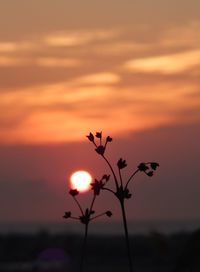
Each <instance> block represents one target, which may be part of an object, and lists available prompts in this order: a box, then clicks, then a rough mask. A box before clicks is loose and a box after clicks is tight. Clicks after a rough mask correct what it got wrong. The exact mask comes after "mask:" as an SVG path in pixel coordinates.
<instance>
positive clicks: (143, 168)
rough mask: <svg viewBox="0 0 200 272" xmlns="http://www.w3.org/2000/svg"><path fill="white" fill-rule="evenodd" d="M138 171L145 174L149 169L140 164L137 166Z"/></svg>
mask: <svg viewBox="0 0 200 272" xmlns="http://www.w3.org/2000/svg"><path fill="white" fill-rule="evenodd" d="M138 169H139V170H140V171H144V172H145V171H147V170H148V169H149V167H148V166H147V165H146V163H144V162H142V163H140V164H139V165H138Z"/></svg>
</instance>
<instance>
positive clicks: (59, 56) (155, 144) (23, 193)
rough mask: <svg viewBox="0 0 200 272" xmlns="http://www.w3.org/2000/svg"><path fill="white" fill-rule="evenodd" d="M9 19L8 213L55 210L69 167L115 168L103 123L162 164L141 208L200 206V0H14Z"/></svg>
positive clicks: (156, 211) (5, 6)
mask: <svg viewBox="0 0 200 272" xmlns="http://www.w3.org/2000/svg"><path fill="white" fill-rule="evenodd" d="M0 21H1V23H0V161H1V165H0V181H1V183H0V199H1V200H2V201H3V205H0V212H1V213H2V214H3V215H2V216H0V220H5V221H6V220H8V221H12V220H19V221H20V220H32V219H34V220H43V219H44V220H50V219H52V220H57V219H58V215H59V214H60V213H62V210H63V207H64V205H65V204H66V202H65V201H66V195H64V194H63V191H64V190H65V189H64V188H65V186H66V179H67V178H66V177H67V176H69V175H70V174H71V172H72V171H74V170H76V169H77V168H81V169H84V167H85V168H86V169H88V170H90V171H91V172H92V173H93V174H95V175H99V174H100V173H102V171H105V170H104V168H103V166H102V164H101V163H100V168H98V165H99V160H98V159H97V158H96V156H95V155H96V154H93V153H92V151H93V150H92V149H90V147H89V145H86V143H85V142H86V138H85V135H86V134H88V132H89V131H92V132H95V131H99V130H102V131H103V133H105V134H109V135H111V136H113V137H114V139H115V141H116V142H115V141H114V143H113V148H111V151H110V152H111V154H112V155H111V154H110V155H111V159H113V160H116V157H117V158H118V156H122V155H123V156H127V159H129V161H130V165H131V167H133V165H137V163H138V162H140V161H143V160H146V161H149V160H152V159H153V160H156V161H159V162H160V163H161V165H162V168H160V170H159V173H158V174H157V176H156V177H155V179H154V180H155V183H152V184H150V185H147V183H141V185H137V186H139V187H137V186H136V190H138V198H136V199H135V204H136V205H135V206H134V210H133V211H134V213H133V215H132V219H135V218H139V219H140V218H143V219H145V218H162V217H165V218H197V217H198V218H199V210H198V207H199V205H200V203H199V194H197V192H199V190H200V188H199V185H198V184H199V182H198V176H199V170H198V169H199V158H200V150H199V144H198V143H199V134H200V130H199V128H200V126H199V123H200V89H199V86H200V31H199V29H200V1H199V0H191V1H187V0H173V1H172V0H168V1H160V0H154V1H149V0H136V1H130V0H124V1H121V0H109V1H106V2H105V1H99V0H93V1H80V0H77V1H64V0H63V1H62V0H56V1H54V0H42V1H39V0H28V1H27V0H20V1H18V0H6V1H2V3H1V9H0ZM117 143H118V144H117ZM90 151H91V152H90ZM87 152H89V153H87ZM112 152H113V153H112ZM88 154H89V155H88ZM93 156H94V157H93ZM94 158H95V159H94ZM11 170H12V171H11ZM142 181H144V179H142ZM138 184H139V183H138ZM19 188H20V190H19ZM30 188H31V193H30ZM38 188H40V190H39V191H38ZM180 188H181V190H180ZM36 199H37V204H35V200H36ZM144 199H147V200H148V205H147V204H146V202H145V201H144ZM169 199H170V203H169ZM16 203H17V204H16ZM52 203H56V204H55V206H52ZM106 203H108V202H106V201H105V203H104V204H105V205H106ZM186 203H188V204H187V205H186ZM35 205H36V206H35ZM37 205H38V206H37ZM69 205H71V204H69ZM168 205H169V207H168ZM3 207H6V209H5V208H3ZM39 207H43V209H41V210H40V209H39ZM13 209H14V213H15V216H14V217H13V216H12V213H13ZM131 209H132V208H131ZM30 211H32V213H33V215H32V216H30ZM184 211H185V213H184ZM130 212H131V211H130ZM59 218H60V217H59Z"/></svg>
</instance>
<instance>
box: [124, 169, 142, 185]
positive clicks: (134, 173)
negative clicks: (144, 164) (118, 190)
mask: <svg viewBox="0 0 200 272" xmlns="http://www.w3.org/2000/svg"><path fill="white" fill-rule="evenodd" d="M139 171H140V170H139V169H137V170H136V171H135V172H133V174H132V175H131V176H130V178H129V179H128V181H127V183H126V186H125V189H126V188H127V187H128V184H129V182H130V181H131V180H132V178H133V177H134V176H135V175H136V174H137V173H138V172H139Z"/></svg>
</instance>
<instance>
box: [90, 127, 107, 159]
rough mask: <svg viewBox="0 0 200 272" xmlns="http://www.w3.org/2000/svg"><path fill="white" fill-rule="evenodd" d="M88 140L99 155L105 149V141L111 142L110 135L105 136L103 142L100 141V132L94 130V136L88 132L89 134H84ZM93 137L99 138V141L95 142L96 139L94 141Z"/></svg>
mask: <svg viewBox="0 0 200 272" xmlns="http://www.w3.org/2000/svg"><path fill="white" fill-rule="evenodd" d="M86 137H87V138H88V139H89V141H90V142H92V143H93V144H94V146H95V151H96V152H97V153H98V154H99V155H102V156H103V155H104V153H105V150H106V146H107V143H109V142H112V138H111V137H110V136H107V137H106V140H105V143H104V144H103V142H102V132H96V134H95V136H94V135H93V134H92V133H91V132H90V134H89V135H87V136H86ZM95 138H96V139H97V141H98V140H99V143H97V141H95Z"/></svg>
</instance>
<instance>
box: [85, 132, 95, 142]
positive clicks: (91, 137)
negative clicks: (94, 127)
mask: <svg viewBox="0 0 200 272" xmlns="http://www.w3.org/2000/svg"><path fill="white" fill-rule="evenodd" d="M86 137H87V138H88V139H89V141H90V142H94V135H93V134H92V133H91V132H90V134H89V135H87V136H86Z"/></svg>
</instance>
